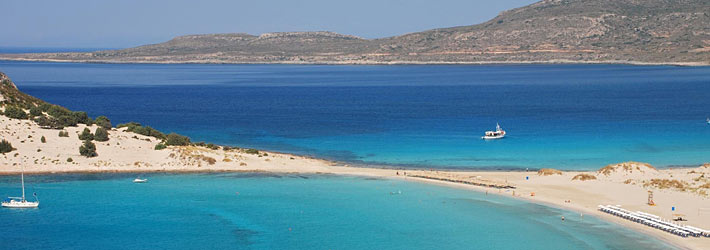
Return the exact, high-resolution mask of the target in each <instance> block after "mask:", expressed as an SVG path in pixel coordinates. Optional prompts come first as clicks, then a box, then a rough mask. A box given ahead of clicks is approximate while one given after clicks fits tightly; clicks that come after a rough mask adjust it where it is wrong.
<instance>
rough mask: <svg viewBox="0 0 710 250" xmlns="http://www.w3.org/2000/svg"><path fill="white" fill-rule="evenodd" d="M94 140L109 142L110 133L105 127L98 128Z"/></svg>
mask: <svg viewBox="0 0 710 250" xmlns="http://www.w3.org/2000/svg"><path fill="white" fill-rule="evenodd" d="M94 140H96V141H108V131H106V129H105V128H103V127H98V128H96V132H94Z"/></svg>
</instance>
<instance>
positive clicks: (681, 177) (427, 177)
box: [0, 116, 710, 249]
mask: <svg viewBox="0 0 710 250" xmlns="http://www.w3.org/2000/svg"><path fill="white" fill-rule="evenodd" d="M85 127H86V126H85V125H83V124H79V125H78V126H77V127H67V128H65V129H64V130H63V131H66V132H68V133H69V137H59V136H58V133H59V131H60V130H53V129H42V128H40V127H39V126H38V125H37V124H35V123H34V122H30V121H28V120H18V119H11V118H7V117H4V116H2V117H0V128H2V129H0V136H1V137H2V138H6V140H8V141H9V142H10V143H11V144H12V145H13V147H14V148H16V150H14V151H11V152H9V153H5V154H3V155H2V156H0V164H1V165H2V169H0V173H1V174H5V175H12V174H18V173H19V172H20V171H22V168H23V167H24V169H25V172H26V173H33V174H52V173H82V172H83V173H104V172H136V173H139V172H213V171H214V172H218V171H232V172H239V171H244V172H273V173H310V174H338V175H358V176H370V177H380V178H398V179H402V180H407V181H418V182H424V183H430V184H436V185H447V186H451V187H454V188H464V189H469V190H473V191H477V192H486V193H488V194H490V195H503V196H509V197H515V198H517V199H524V200H527V201H531V202H535V203H541V204H545V205H549V206H554V207H559V208H563V209H568V210H574V211H578V212H579V213H580V216H584V215H593V216H596V217H599V218H601V219H604V220H608V221H611V222H614V223H618V224H621V225H624V226H626V227H629V228H632V229H635V230H638V231H641V232H644V233H647V234H649V235H653V236H655V237H657V238H660V239H662V240H664V241H667V242H669V243H671V244H673V245H676V246H678V247H681V248H687V249H707V248H710V239H708V238H694V237H689V238H682V237H679V236H676V235H672V234H669V233H666V232H663V231H661V230H658V229H654V228H650V227H647V226H644V225H641V224H637V223H633V222H630V221H627V220H624V219H621V218H618V217H614V216H611V215H608V214H605V213H602V212H599V211H597V206H598V205H621V206H622V207H623V208H625V209H628V210H632V211H643V212H647V213H652V214H655V215H658V216H661V217H663V218H665V219H671V218H675V217H678V216H681V217H683V218H684V219H687V221H684V222H682V223H683V224H686V225H691V226H695V227H700V228H703V229H708V227H710V200H709V199H708V198H710V197H709V196H708V194H709V191H710V189H709V187H710V184H708V183H710V178H708V177H710V164H705V165H704V166H698V167H695V168H677V169H664V170H657V169H655V168H653V167H652V166H650V165H647V164H643V163H636V162H629V163H623V164H614V165H610V166H607V167H605V168H601V169H600V170H599V171H594V172H565V171H556V170H541V171H538V172H536V171H530V172H524V171H523V172H479V171H475V172H467V171H433V170H415V169H408V170H403V169H390V168H378V167H361V166H358V167H352V166H348V165H347V164H343V163H337V162H331V161H326V160H320V159H314V158H310V157H304V156H296V155H290V154H283V153H276V152H267V151H259V152H258V153H255V152H253V151H247V150H245V149H228V150H224V148H218V149H209V148H207V147H201V146H169V147H168V148H166V149H162V150H155V149H154V147H155V145H156V144H158V143H160V140H158V139H156V138H153V137H148V136H143V135H139V134H135V133H132V132H126V131H125V128H121V129H116V128H113V129H111V130H110V131H109V133H110V135H109V140H108V141H106V142H95V144H96V148H97V149H96V151H97V153H98V156H97V157H92V158H87V157H84V156H81V155H80V154H79V147H80V146H81V143H82V142H81V140H79V139H78V134H79V133H80V132H81V131H82V130H83V129H84V128H85ZM96 128H97V126H96V125H93V126H91V127H90V130H91V131H95V130H96ZM42 137H44V138H45V142H42V141H41V138H42ZM247 152H249V153H247ZM70 159H71V160H70ZM405 173H406V175H405ZM578 175H584V176H585V178H584V179H591V180H579V178H580V177H581V176H580V177H577V178H575V176H578ZM706 176H708V177H706ZM573 179H576V180H573ZM649 190H651V191H653V201H654V202H655V204H656V205H655V206H649V205H648V204H647V202H648V191H649ZM671 207H675V211H671Z"/></svg>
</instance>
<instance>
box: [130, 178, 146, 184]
mask: <svg viewBox="0 0 710 250" xmlns="http://www.w3.org/2000/svg"><path fill="white" fill-rule="evenodd" d="M146 182H148V179H141V178H135V179H133V183H146Z"/></svg>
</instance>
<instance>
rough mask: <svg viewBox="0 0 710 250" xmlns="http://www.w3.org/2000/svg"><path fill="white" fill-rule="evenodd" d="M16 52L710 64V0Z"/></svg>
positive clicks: (188, 59) (266, 59)
mask: <svg viewBox="0 0 710 250" xmlns="http://www.w3.org/2000/svg"><path fill="white" fill-rule="evenodd" d="M0 59H8V60H45V61H52V60H56V61H81V62H149V63H340V64H360V63H362V64H378V63H384V64H388V63H520V62H589V63H594V62H621V63H651V64H694V65H708V64H710V2H708V1H707V0H544V1H541V2H537V3H534V4H531V5H529V6H525V7H522V8H517V9H512V10H508V11H504V12H502V13H501V14H500V15H498V16H497V17H495V18H493V19H492V20H490V21H487V22H485V23H482V24H478V25H472V26H461V27H453V28H444V29H435V30H428V31H423V32H417V33H411V34H406V35H402V36H396V37H389V38H382V39H372V40H367V39H362V38H359V37H355V36H349V35H341V34H336V33H332V32H285V33H267V34H262V35H260V36H253V35H249V34H210V35H189V36H181V37H177V38H175V39H173V40H170V41H168V42H165V43H160V44H153V45H146V46H140V47H136V48H130V49H123V50H110V51H98V52H92V53H44V54H15V55H0Z"/></svg>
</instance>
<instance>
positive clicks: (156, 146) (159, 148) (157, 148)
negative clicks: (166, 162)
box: [154, 143, 168, 150]
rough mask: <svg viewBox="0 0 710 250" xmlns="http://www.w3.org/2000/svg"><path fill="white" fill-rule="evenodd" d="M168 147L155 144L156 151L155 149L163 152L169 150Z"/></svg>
mask: <svg viewBox="0 0 710 250" xmlns="http://www.w3.org/2000/svg"><path fill="white" fill-rule="evenodd" d="M167 147H168V146H165V144H162V143H158V144H155V148H154V149H155V150H163V149H165V148H167Z"/></svg>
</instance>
